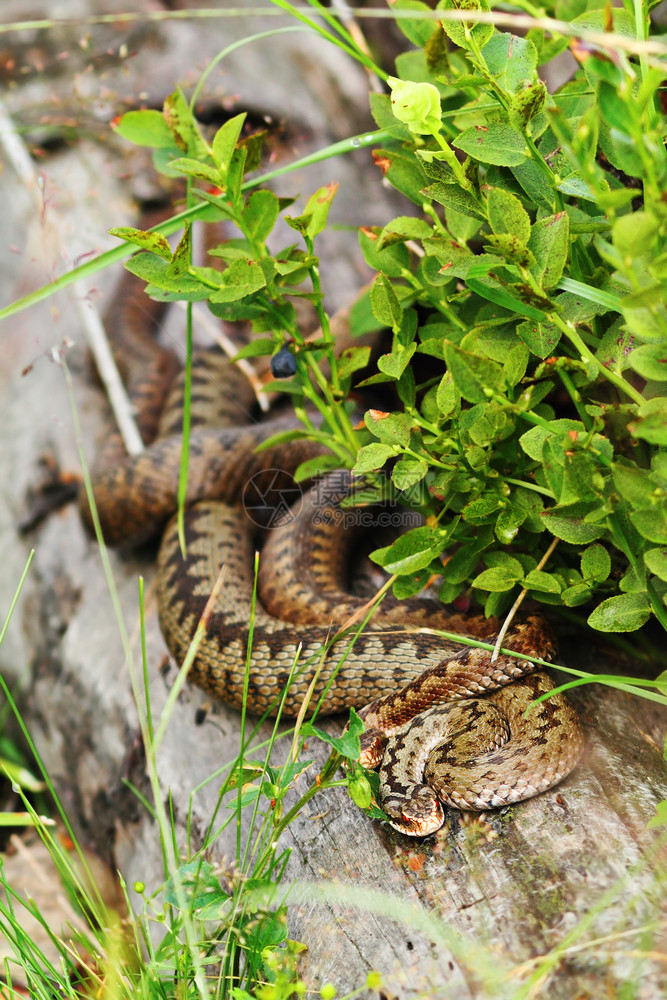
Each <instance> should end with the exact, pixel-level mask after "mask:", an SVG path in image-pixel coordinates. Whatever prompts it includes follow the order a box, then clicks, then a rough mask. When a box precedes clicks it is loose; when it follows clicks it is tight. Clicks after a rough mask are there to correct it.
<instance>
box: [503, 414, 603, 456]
mask: <svg viewBox="0 0 667 1000" xmlns="http://www.w3.org/2000/svg"><path fill="white" fill-rule="evenodd" d="M585 430H586V428H585V427H584V425H583V424H582V422H581V421H580V420H571V419H570V418H569V417H562V418H560V419H558V420H552V421H550V423H549V426H548V428H547V427H542V426H538V427H531V429H530V430H529V431H526V432H525V434H522V435H521V437H520V438H519V444H520V445H521V447H522V448H523V450H524V451H525V453H526V455H528V457H529V458H532V459H533V461H535V462H541V461H542V453H543V448H544V442H545V441H546V440H547V439H548V438H550V437H553V436H554V435H556V436H559V437H561V436H563V435H564V434H567V433H568V431H576V432H577V433H580V432H585Z"/></svg>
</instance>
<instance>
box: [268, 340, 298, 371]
mask: <svg viewBox="0 0 667 1000" xmlns="http://www.w3.org/2000/svg"><path fill="white" fill-rule="evenodd" d="M271 374H272V375H273V377H274V378H291V377H292V375H295V374H296V358H295V357H294V355H293V354H292V352H291V351H290V349H289V347H281V348H280V350H279V351H278V353H277V354H274V355H273V357H272V358H271Z"/></svg>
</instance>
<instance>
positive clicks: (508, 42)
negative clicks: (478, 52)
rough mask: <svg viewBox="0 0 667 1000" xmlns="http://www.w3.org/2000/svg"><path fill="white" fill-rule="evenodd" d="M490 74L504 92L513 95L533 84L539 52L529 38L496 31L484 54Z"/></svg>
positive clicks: (485, 47)
mask: <svg viewBox="0 0 667 1000" xmlns="http://www.w3.org/2000/svg"><path fill="white" fill-rule="evenodd" d="M482 55H483V56H484V59H485V61H486V65H487V66H488V68H489V72H490V73H491V74H492V75H493V76H494V77H495V78H496V81H497V83H499V84H500V86H501V87H502V88H503V90H506V91H509V92H510V93H513V92H515V91H518V90H522V89H523V88H524V87H525V86H527V85H528V84H531V83H532V82H533V80H534V78H535V70H536V69H537V50H536V49H535V46H534V45H533V43H532V42H531V41H529V40H528V39H527V38H520V37H519V36H517V35H510V34H508V33H507V32H502V31H496V32H494V34H493V35H492V36H491V38H490V39H489V41H488V42H487V43H486V45H485V46H484V50H483V52H482Z"/></svg>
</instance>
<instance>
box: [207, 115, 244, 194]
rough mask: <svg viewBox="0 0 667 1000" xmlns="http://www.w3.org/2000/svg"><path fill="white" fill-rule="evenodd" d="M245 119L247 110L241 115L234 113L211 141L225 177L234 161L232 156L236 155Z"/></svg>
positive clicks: (217, 163)
mask: <svg viewBox="0 0 667 1000" xmlns="http://www.w3.org/2000/svg"><path fill="white" fill-rule="evenodd" d="M245 119H246V113H245V111H244V112H242V113H241V114H240V115H234V117H233V118H229V119H227V121H226V122H225V124H224V125H221V126H220V128H219V129H218V131H217V132H216V133H215V135H214V136H213V142H212V143H211V149H212V152H213V159H214V160H215V162H216V165H217V166H218V168H219V170H220V173H221V174H222V176H223V178H225V177H226V176H227V171H228V170H229V166H230V164H231V162H232V156H233V155H234V150H235V148H236V143H237V142H238V141H239V136H240V134H241V129H242V128H243V123H244V122H245Z"/></svg>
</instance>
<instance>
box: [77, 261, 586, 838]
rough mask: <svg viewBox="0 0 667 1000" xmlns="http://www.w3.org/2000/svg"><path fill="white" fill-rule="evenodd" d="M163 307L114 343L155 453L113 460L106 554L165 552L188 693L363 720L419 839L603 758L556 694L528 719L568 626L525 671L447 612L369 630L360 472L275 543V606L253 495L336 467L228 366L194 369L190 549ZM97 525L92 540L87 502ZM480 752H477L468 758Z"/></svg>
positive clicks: (180, 388) (395, 820) (387, 785)
mask: <svg viewBox="0 0 667 1000" xmlns="http://www.w3.org/2000/svg"><path fill="white" fill-rule="evenodd" d="M162 308H163V306H162V304H160V303H156V302H154V301H153V300H151V299H150V298H148V296H146V294H145V292H144V291H143V284H142V283H141V282H139V281H138V279H137V278H135V277H134V276H133V275H131V274H130V273H129V272H125V273H124V275H123V277H122V278H121V281H120V283H119V287H118V289H117V290H116V294H115V296H114V299H113V303H112V306H111V308H110V310H109V312H108V314H107V316H106V327H107V331H108V334H109V338H110V344H111V347H112V351H113V353H114V356H115V357H116V358H117V360H118V363H119V367H120V368H121V373H122V374H123V377H124V378H125V381H126V384H127V386H128V390H129V394H130V397H131V399H132V400H133V403H134V405H135V409H136V412H137V420H138V425H139V429H140V431H141V434H142V437H143V439H144V441H145V444H146V447H145V449H144V450H143V451H142V452H141V453H140V454H138V455H131V456H130V455H125V456H122V455H119V454H118V449H117V448H116V447H115V446H114V447H112V446H109V447H107V448H105V449H103V451H102V452H101V454H100V458H99V460H98V461H97V462H96V463H95V464H94V467H93V470H92V475H91V479H92V489H93V494H94V498H95V506H96V509H97V515H98V518H99V523H100V527H101V531H102V535H103V537H104V541H105V543H106V544H108V545H112V546H120V547H132V546H136V545H139V544H142V543H144V542H146V541H147V540H148V539H150V538H154V537H157V538H159V539H160V542H159V550H158V555H157V567H156V591H157V606H158V616H159V622H160V627H161V630H162V633H163V636H164V639H165V641H166V645H167V647H168V649H169V651H170V653H171V655H172V657H173V658H174V659H175V661H176V663H177V664H179V665H180V664H182V663H183V662H184V660H185V658H186V657H190V659H191V665H190V668H189V674H188V680H189V681H191V682H193V683H194V684H196V685H198V686H199V687H201V688H203V689H204V690H205V691H207V692H208V693H210V694H211V695H213V696H214V697H215V698H219V699H220V700H222V701H224V702H226V703H227V704H229V705H231V706H234V707H236V708H242V707H244V708H245V709H247V710H248V711H249V712H251V713H253V714H256V715H263V714H272V715H276V714H280V715H281V717H283V718H295V717H297V716H299V713H300V712H301V710H302V708H303V705H304V701H306V700H308V699H310V701H309V704H310V705H311V706H316V707H317V711H318V713H320V714H323V715H324V714H336V713H340V712H343V711H345V710H347V709H349V708H355V709H358V710H359V714H360V716H361V718H362V720H363V722H364V724H365V733H364V734H363V738H362V755H361V758H360V761H361V763H362V765H364V766H366V767H370V768H379V772H380V798H379V803H380V806H381V808H382V810H383V811H384V812H385V814H386V816H387V818H388V820H389V822H390V824H391V825H392V826H393V827H394V828H395V829H396V830H398V831H399V832H401V833H404V834H407V835H409V836H427V835H429V834H431V833H434V832H435V831H436V830H437V829H439V828H440V826H442V824H443V822H444V812H443V803H445V804H448V805H451V806H454V807H456V808H459V809H472V810H484V809H488V808H494V807H497V806H500V805H505V804H508V803H511V802H516V801H520V800H521V799H524V798H528V797H530V796H532V795H536V794H538V793H539V792H541V791H544V790H545V789H546V788H549V787H551V786H552V785H553V784H555V783H556V782H558V781H560V780H561V779H562V778H563V777H564V776H565V775H566V774H568V773H569V772H570V771H571V770H572V768H573V767H574V766H575V764H576V762H577V760H578V759H579V756H580V754H581V751H582V747H583V737H582V730H581V726H580V723H579V720H578V717H577V715H576V713H575V712H574V710H573V708H572V706H571V705H570V703H569V702H568V701H567V699H566V698H565V697H564V696H563V695H562V694H554V695H552V696H550V697H548V698H547V699H546V700H545V701H543V702H540V703H539V704H538V705H536V706H533V708H532V709H531V710H530V712H529V713H528V715H527V718H524V715H525V713H526V708H527V707H528V706H529V705H530V704H531V703H532V702H533V701H534V700H535V698H537V697H539V696H542V695H546V694H548V693H549V691H550V690H551V688H552V684H551V681H550V680H549V678H548V677H547V675H546V674H544V673H543V672H540V673H534V672H533V671H534V666H533V664H532V663H531V661H530V660H529V659H524V657H533V658H534V657H540V658H542V659H543V660H546V661H549V660H550V659H552V658H553V656H554V655H555V649H556V646H555V639H554V636H553V634H552V632H551V630H550V628H549V626H548V625H547V624H546V623H545V622H544V620H543V619H542V618H541V617H539V616H536V615H530V616H528V617H526V618H525V619H524V620H522V621H519V622H517V623H514V624H512V625H511V626H510V628H509V630H508V631H507V634H506V636H505V638H504V641H503V650H509V651H513V652H514V653H516V654H519V655H518V656H516V655H512V653H511V652H501V654H500V655H499V656H497V657H495V658H494V657H492V655H491V653H490V651H489V649H488V648H484V647H482V646H481V645H480V646H478V645H474V644H473V645H470V644H463V645H462V644H461V643H460V642H456V641H453V640H452V639H451V638H444V637H443V636H441V635H439V634H438V630H445V631H447V632H448V633H455V634H456V635H457V636H459V635H460V636H461V639H462V640H463V642H464V643H465V642H466V640H473V641H474V640H484V641H485V643H486V645H487V646H488V645H489V644H490V643H492V642H493V641H494V639H495V636H496V635H497V631H498V627H499V623H498V622H497V621H494V620H492V619H485V618H483V617H482V616H478V615H462V614H459V613H458V612H456V611H454V610H452V609H448V608H446V607H445V606H444V605H442V604H441V603H440V602H438V601H435V600H430V599H427V598H421V597H417V598H411V599H409V600H407V601H395V600H394V601H391V600H390V601H388V602H386V605H385V604H382V605H380V607H379V608H378V609H377V613H376V614H374V615H372V616H370V617H369V615H368V614H367V613H366V612H367V611H368V601H367V597H366V596H365V595H355V594H354V593H352V592H351V588H350V585H349V579H348V570H349V565H348V564H349V559H350V553H351V550H354V549H356V548H357V547H358V544H359V541H358V532H355V531H354V530H352V529H350V528H347V527H346V526H345V524H344V523H343V522H344V521H345V517H343V516H342V515H343V514H346V515H349V513H350V512H349V510H346V511H344V510H343V508H342V507H341V504H342V503H343V502H344V499H345V496H346V495H347V494H348V493H349V490H350V484H351V477H350V474H349V473H348V472H347V471H345V470H341V472H340V473H339V474H338V478H337V479H336V478H335V476H334V474H333V473H332V474H331V476H330V479H329V480H326V479H325V480H323V481H322V482H320V483H319V484H318V483H316V484H315V485H314V487H313V488H312V489H311V490H310V491H308V492H306V493H305V495H304V496H303V497H302V499H301V502H300V504H297V507H298V510H297V509H296V508H295V509H294V510H289V511H288V510H285V511H283V512H282V516H281V517H279V518H277V523H275V524H274V526H273V527H272V528H271V529H270V530H268V531H266V532H265V535H266V536H267V537H266V543H265V545H264V547H263V550H262V554H261V557H260V573H259V580H258V587H259V594H258V596H256V595H255V586H254V585H255V551H256V548H257V544H258V529H257V526H256V524H254V523H253V521H252V520H251V519H249V517H248V513H247V511H248V502H247V496H246V502H245V503H244V489H245V490H247V488H248V485H249V484H253V486H254V488H255V491H256V492H257V493H258V495H260V496H262V495H266V494H267V493H270V494H271V495H273V496H283V495H284V493H285V492H289V491H290V490H291V491H292V494H293V492H294V480H293V474H294V472H295V471H296V469H297V468H298V467H299V465H301V464H302V463H303V462H304V461H305V460H306V459H310V458H313V457H314V456H315V455H318V454H322V453H323V450H324V449H323V448H322V446H321V445H319V444H317V443H315V444H314V443H313V442H312V441H309V440H307V439H306V438H305V437H301V436H298V435H297V436H295V435H294V434H292V433H290V431H293V430H294V428H295V426H296V424H295V418H294V415H293V414H278V415H276V416H272V417H270V418H269V419H266V420H263V421H260V420H257V419H256V417H255V394H254V390H253V388H252V386H251V385H250V383H249V381H248V380H247V378H246V376H245V375H244V374H243V373H242V372H240V371H239V369H238V367H237V366H236V365H234V364H233V363H231V362H230V361H229V359H228V358H226V357H225V356H224V354H223V353H222V352H221V351H220V350H218V349H215V348H214V349H210V348H207V349H206V350H204V351H201V352H198V353H197V354H196V355H195V356H194V357H193V364H192V383H191V386H192V387H191V425H190V431H189V446H188V476H187V490H186V495H185V508H184V515H183V522H182V537H183V542H184V545H183V546H182V545H181V537H180V534H179V524H178V517H177V513H176V511H177V490H178V477H179V469H180V465H181V455H182V449H183V433H182V432H183V399H184V375H183V373H182V372H181V373H180V374H176V369H177V367H178V364H177V362H176V361H175V359H174V355H173V353H172V352H171V351H170V350H169V349H168V348H166V347H164V346H162V345H161V344H160V343H159V341H158V340H157V339H156V336H155V333H156V329H157V328H158V327H159V324H160V321H161V313H162ZM275 435H280V437H279V438H278V440H277V443H276V442H275V441H274V442H273V443H272V442H271V441H269V438H273V437H274V436H275ZM265 442H268V444H267V445H265V444H264V443H265ZM331 478H333V479H334V483H333V486H332V487H331V488H329V489H327V488H326V486H327V483H328V482H329V483H330V480H331ZM323 484H324V486H323ZM323 494H324V498H323ZM80 509H81V515H82V518H83V520H84V522H85V523H86V524H87V525H88V527H89V528H91V527H92V523H93V517H92V513H91V511H90V509H89V507H88V501H87V499H86V497H85V495H84V494H83V493H82V495H81V502H80ZM515 730H516V731H517V732H516V735H515ZM519 731H520V732H519ZM462 734H464V735H465V734H467V742H468V744H470V743H471V742H472V744H473V748H472V750H471V748H470V746H468V748H467V750H466V751H463V750H461V749H460V747H461V739H460V738H461V735H462ZM464 742H465V741H464ZM456 747H458V748H459V749H456ZM467 778H470V779H471V781H468V780H467Z"/></svg>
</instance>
